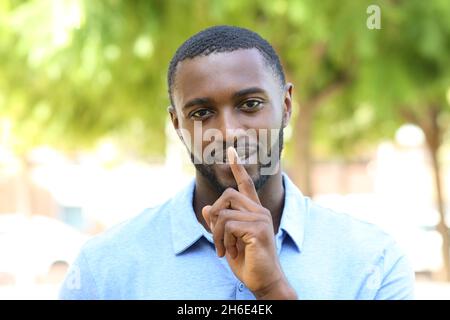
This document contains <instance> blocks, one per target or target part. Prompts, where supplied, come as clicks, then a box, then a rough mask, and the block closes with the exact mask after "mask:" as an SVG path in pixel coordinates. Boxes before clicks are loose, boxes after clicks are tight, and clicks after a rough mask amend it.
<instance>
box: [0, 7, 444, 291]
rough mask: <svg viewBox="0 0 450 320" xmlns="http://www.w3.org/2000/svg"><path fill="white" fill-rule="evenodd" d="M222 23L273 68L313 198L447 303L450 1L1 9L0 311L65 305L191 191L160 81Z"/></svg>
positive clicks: (292, 150) (293, 162)
mask: <svg viewBox="0 0 450 320" xmlns="http://www.w3.org/2000/svg"><path fill="white" fill-rule="evenodd" d="M370 5H376V6H377V7H378V8H379V16H378V17H379V18H380V20H379V27H380V28H373V21H374V20H373V19H376V18H377V16H376V12H373V11H371V10H368V7H369V6H370ZM374 14H375V16H374ZM216 24H231V25H238V26H242V27H247V28H250V29H252V30H255V31H256V32H258V33H260V34H261V35H262V36H263V37H265V38H266V39H267V40H269V42H271V43H272V44H273V46H274V47H275V49H276V50H277V52H278V53H279V55H280V57H281V60H282V63H283V66H284V68H285V71H286V76H287V80H288V81H290V82H292V83H294V85H295V88H294V99H295V101H294V103H295V105H294V106H295V110H294V115H293V119H292V121H291V124H290V125H289V127H288V128H287V129H286V130H285V139H286V148H285V151H284V153H283V165H284V170H285V171H286V172H287V173H288V175H289V176H290V177H291V178H292V179H293V180H294V182H295V183H296V184H297V185H298V186H299V187H300V189H301V190H302V192H303V193H304V194H306V195H308V196H310V197H312V198H313V199H314V200H315V201H317V202H318V203H321V204H322V205H324V206H327V207H331V208H333V209H335V210H337V211H342V212H347V213H349V214H351V215H353V216H355V217H357V218H359V219H362V220H366V221H370V222H373V223H375V224H377V225H379V226H380V227H382V228H383V229H385V230H386V231H388V232H389V233H390V234H392V235H393V236H394V237H395V238H396V239H397V241H398V242H399V243H400V245H401V246H402V247H403V248H404V250H405V251H406V252H407V253H408V255H409V258H410V260H411V262H412V264H413V267H414V269H415V272H416V279H417V287H416V291H417V292H416V295H417V298H423V299H434V298H435V299H450V257H449V252H450V243H449V229H448V226H449V225H450V216H449V214H447V215H446V213H448V212H449V211H450V200H449V199H450V138H449V132H450V130H449V129H450V128H449V127H450V2H448V1H447V0H434V1H421V0H409V1H398V0H391V1H388V0H386V1H375V0H374V1H353V0H348V1H335V0H322V1H313V0H273V1H243V0H228V1H212V0H211V1H182V0H180V1H162V0H161V1H156V0H155V1H148V0H143V1H120V0H104V1H90V0H84V1H83V0H40V1H39V0H34V1H32V0H30V1H18V0H2V1H0V299H15V298H20V299H56V298H57V292H58V289H59V285H60V283H61V281H62V279H63V277H64V275H65V272H66V270H67V267H68V266H69V265H70V263H71V262H72V261H73V259H74V258H75V257H76V255H77V253H78V251H79V249H80V247H81V246H82V244H83V243H84V242H85V241H86V240H87V239H89V238H90V237H92V236H94V235H95V234H98V233H100V232H102V231H104V230H105V229H107V228H109V227H110V226H112V225H115V224H117V223H119V222H121V221H124V220H126V219H128V218H130V217H133V216H135V215H136V214H139V213H140V212H141V211H142V210H143V209H144V208H147V207H150V206H154V205H156V204H158V203H161V202H163V201H164V200H165V199H168V198H169V197H170V196H171V195H173V194H174V193H175V192H176V191H177V190H179V189H181V188H182V187H183V186H184V185H185V184H186V183H187V182H188V181H189V180H190V179H192V177H193V174H194V170H193V167H192V166H191V164H190V161H189V158H188V156H187V152H186V151H185V150H184V149H183V146H182V144H181V143H180V141H179V140H178V137H177V135H176V134H175V132H174V130H173V129H172V126H171V124H170V122H169V117H168V114H167V106H168V105H169V99H168V96H167V86H166V73H167V67H168V64H169V61H170V59H171V57H172V55H173V54H174V52H175V50H176V49H177V47H178V46H179V45H180V44H181V43H182V42H183V41H184V40H186V39H187V38H188V37H189V36H191V35H192V34H194V33H196V32H198V31H200V30H201V29H203V28H206V27H208V26H211V25H216Z"/></svg>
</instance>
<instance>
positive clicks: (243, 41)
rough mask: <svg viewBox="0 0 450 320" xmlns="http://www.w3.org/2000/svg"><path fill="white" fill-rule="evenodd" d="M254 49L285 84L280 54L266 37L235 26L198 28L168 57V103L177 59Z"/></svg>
mask: <svg viewBox="0 0 450 320" xmlns="http://www.w3.org/2000/svg"><path fill="white" fill-rule="evenodd" d="M253 48H255V49H257V50H258V51H259V52H260V53H261V54H262V56H263V58H264V60H265V62H266V63H267V65H268V66H269V67H271V68H272V70H273V71H274V73H275V74H276V75H277V76H278V78H279V80H280V82H281V86H284V85H285V84H286V78H285V75H284V71H283V67H282V66H281V62H280V58H279V57H278V55H277V53H276V52H275V50H274V49H273V47H272V46H271V45H270V43H269V42H267V40H265V39H263V38H262V37H261V36H260V35H259V34H257V33H256V32H253V31H251V30H248V29H245V28H240V27H235V26H226V25H222V26H213V27H210V28H207V29H204V30H202V31H200V32H199V33H197V34H195V35H193V36H192V37H190V38H189V39H188V40H186V41H185V42H184V43H183V44H182V45H181V46H180V47H179V48H178V49H177V51H176V52H175V55H174V56H173V58H172V60H171V61H170V65H169V71H168V74H167V83H168V88H169V90H168V91H169V99H170V103H171V104H172V106H174V104H173V99H172V88H173V84H174V81H175V71H176V68H177V65H178V63H179V62H181V61H183V60H186V59H192V58H195V57H198V56H207V55H210V54H212V53H219V52H232V51H236V50H239V49H253Z"/></svg>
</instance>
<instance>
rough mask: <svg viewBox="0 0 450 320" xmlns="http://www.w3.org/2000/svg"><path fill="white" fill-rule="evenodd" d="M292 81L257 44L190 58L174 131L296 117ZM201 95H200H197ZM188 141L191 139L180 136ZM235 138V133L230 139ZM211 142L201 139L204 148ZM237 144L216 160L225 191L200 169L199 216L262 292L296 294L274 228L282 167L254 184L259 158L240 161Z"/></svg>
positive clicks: (180, 84)
mask: <svg viewBox="0 0 450 320" xmlns="http://www.w3.org/2000/svg"><path fill="white" fill-rule="evenodd" d="M292 87H293V86H292V84H290V83H287V84H286V85H285V86H284V87H283V88H281V85H280V80H279V79H278V78H277V76H276V75H275V74H274V72H273V71H272V70H271V68H270V67H269V66H267V65H266V63H265V61H264V59H263V57H262V55H261V54H260V53H259V51H258V50H256V49H246V50H236V51H233V52H224V53H216V54H211V55H208V56H204V57H196V58H194V59H188V60H184V61H182V62H181V63H179V65H178V67H177V71H176V77H175V83H174V87H173V97H172V98H173V101H174V104H175V106H171V107H169V112H170V115H171V119H172V123H173V125H174V128H175V129H176V130H178V129H184V130H186V131H187V132H189V133H190V134H191V136H193V135H194V121H201V123H202V127H203V130H206V129H209V128H214V129H217V130H220V131H221V132H222V134H223V136H224V137H227V139H228V136H227V129H228V130H230V129H243V130H247V129H255V130H259V129H280V127H281V126H283V127H285V126H286V125H287V123H288V121H289V119H290V116H291V109H292ZM199 98H200V99H199ZM180 138H181V139H182V141H183V143H185V145H186V146H187V147H188V149H189V150H192V145H187V143H186V141H185V139H184V138H183V136H182V135H180ZM230 139H231V138H230ZM208 143H209V141H204V142H203V143H202V148H203V149H204V148H205V147H206V146H207V145H208ZM235 152H236V151H235V149H234V148H232V147H231V148H229V149H228V150H227V155H228V162H227V163H226V164H214V165H212V167H211V168H212V170H213V173H214V175H215V177H216V179H217V180H218V181H219V183H220V185H221V186H223V187H224V188H226V189H225V191H224V192H223V193H220V192H218V191H217V190H216V189H214V188H212V186H211V183H210V181H209V180H208V179H207V178H205V177H204V176H203V175H202V174H201V173H200V172H198V171H197V173H196V185H195V193H194V201H193V202H194V203H193V207H194V211H195V214H196V216H197V219H198V221H199V223H201V224H202V225H203V226H204V227H205V228H206V229H207V230H208V231H209V232H211V233H212V234H213V239H214V244H215V246H216V251H217V254H218V256H219V257H223V256H225V257H226V259H227V262H228V264H229V265H230V268H231V270H232V271H233V272H234V274H235V275H236V277H237V278H239V279H240V280H241V281H242V282H243V283H244V284H245V285H246V287H247V288H249V290H251V291H252V292H253V294H254V295H255V297H256V298H257V299H296V298H297V295H296V292H295V291H294V290H293V289H292V287H291V286H290V284H289V283H288V281H287V279H286V277H285V276H284V273H283V271H282V268H281V265H280V262H279V260H278V256H277V253H276V247H275V239H274V234H276V232H277V230H278V227H279V225H280V220H281V214H282V210H283V206H284V187H283V183H282V176H281V171H280V170H279V169H278V170H277V171H276V172H275V174H273V175H270V176H269V178H268V180H267V181H266V183H265V184H264V185H263V186H262V187H261V188H260V189H259V190H256V189H255V185H254V181H256V180H257V179H258V177H259V175H260V170H259V167H258V166H257V165H256V164H245V165H244V164H240V160H239V159H238V157H237V154H236V153H235Z"/></svg>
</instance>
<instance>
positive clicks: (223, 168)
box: [213, 164, 259, 189]
mask: <svg viewBox="0 0 450 320" xmlns="http://www.w3.org/2000/svg"><path fill="white" fill-rule="evenodd" d="M244 168H245V169H246V170H247V172H248V174H249V175H250V177H251V178H252V180H253V181H255V180H256V179H257V178H258V177H259V172H258V170H259V169H258V165H255V164H249V165H244ZM213 170H214V174H215V176H216V178H217V181H218V182H219V183H220V184H221V185H222V186H223V187H224V189H226V188H229V187H231V188H235V189H236V188H237V184H236V179H235V178H234V176H233V172H232V171H231V168H230V165H228V164H216V165H214V166H213Z"/></svg>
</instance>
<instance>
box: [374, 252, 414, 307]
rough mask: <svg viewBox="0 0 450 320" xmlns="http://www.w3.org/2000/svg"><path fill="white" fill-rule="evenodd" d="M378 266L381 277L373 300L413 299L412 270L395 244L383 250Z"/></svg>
mask: <svg viewBox="0 0 450 320" xmlns="http://www.w3.org/2000/svg"><path fill="white" fill-rule="evenodd" d="M379 267H380V270H382V271H381V274H382V277H381V283H380V286H379V288H378V290H377V292H376V295H375V300H410V299H414V283H415V275H414V270H413V268H412V266H411V263H410V261H409V260H408V258H407V257H406V255H405V254H404V253H403V251H402V250H401V249H400V248H399V246H398V245H397V244H395V243H394V244H392V245H391V246H389V247H388V248H387V249H386V250H385V251H384V255H383V257H382V259H381V263H380V265H379Z"/></svg>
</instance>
